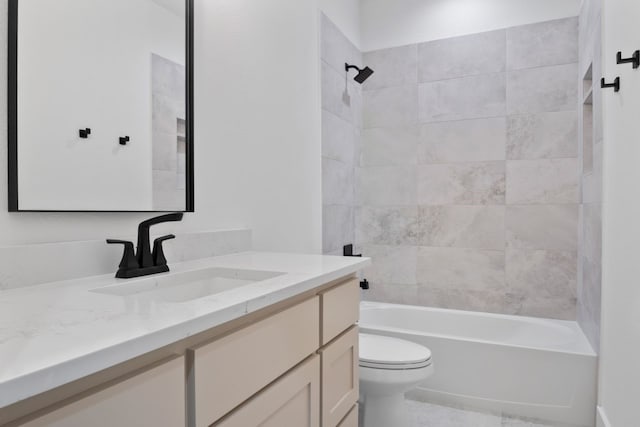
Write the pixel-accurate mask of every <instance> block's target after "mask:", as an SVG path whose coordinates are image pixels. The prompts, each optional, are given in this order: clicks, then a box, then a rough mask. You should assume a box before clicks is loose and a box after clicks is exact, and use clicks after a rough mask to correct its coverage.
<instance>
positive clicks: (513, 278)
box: [505, 249, 578, 298]
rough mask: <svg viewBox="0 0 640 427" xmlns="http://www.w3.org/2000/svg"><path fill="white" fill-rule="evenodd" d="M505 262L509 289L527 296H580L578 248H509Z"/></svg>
mask: <svg viewBox="0 0 640 427" xmlns="http://www.w3.org/2000/svg"><path fill="white" fill-rule="evenodd" d="M505 265H506V272H507V286H508V287H509V292H512V293H514V294H517V295H522V296H526V297H527V298H535V297H544V298H556V297H557V298H575V296H576V285H577V265H578V259H577V253H576V252H560V251H549V250H530V249H509V250H507V256H506V263H505Z"/></svg>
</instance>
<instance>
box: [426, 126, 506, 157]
mask: <svg viewBox="0 0 640 427" xmlns="http://www.w3.org/2000/svg"><path fill="white" fill-rule="evenodd" d="M505 145H506V119H505V118H504V117H498V118H494V119H476V120H460V121H454V122H439V123H429V124H425V125H422V128H421V130H420V147H419V151H418V153H419V154H418V157H419V159H420V163H449V162H477V161H485V160H504V159H505Z"/></svg>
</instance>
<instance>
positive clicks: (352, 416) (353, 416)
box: [338, 405, 358, 427]
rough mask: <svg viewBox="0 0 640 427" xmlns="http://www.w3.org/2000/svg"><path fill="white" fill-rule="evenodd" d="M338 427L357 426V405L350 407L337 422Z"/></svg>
mask: <svg viewBox="0 0 640 427" xmlns="http://www.w3.org/2000/svg"><path fill="white" fill-rule="evenodd" d="M338 427H358V405H355V406H354V407H353V408H351V411H349V413H348V414H347V416H346V417H344V419H343V420H342V421H341V422H340V424H338Z"/></svg>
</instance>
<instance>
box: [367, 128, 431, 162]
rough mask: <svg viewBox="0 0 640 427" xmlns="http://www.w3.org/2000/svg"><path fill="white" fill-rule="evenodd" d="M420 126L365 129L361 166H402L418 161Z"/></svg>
mask: <svg viewBox="0 0 640 427" xmlns="http://www.w3.org/2000/svg"><path fill="white" fill-rule="evenodd" d="M418 133H419V130H418V126H417V125H410V126H403V127H384V128H372V129H365V130H364V131H363V132H362V146H361V149H360V165H361V166H402V165H414V164H417V163H418V156H417V153H418Z"/></svg>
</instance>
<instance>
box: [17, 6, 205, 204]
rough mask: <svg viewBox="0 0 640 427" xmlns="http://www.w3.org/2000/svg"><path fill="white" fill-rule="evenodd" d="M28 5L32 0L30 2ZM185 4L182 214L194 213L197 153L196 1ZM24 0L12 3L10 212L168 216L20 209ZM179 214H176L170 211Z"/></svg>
mask: <svg viewBox="0 0 640 427" xmlns="http://www.w3.org/2000/svg"><path fill="white" fill-rule="evenodd" d="M27 1H28V0H27ZM184 2H185V19H186V22H185V28H186V36H185V40H186V48H185V54H186V56H185V64H186V67H185V68H186V76H187V80H186V95H187V96H186V100H185V101H186V140H187V144H186V165H185V167H186V169H185V170H186V174H185V175H186V180H187V182H186V200H185V209H184V210H183V211H180V212H194V211H195V202H194V181H195V180H194V168H193V164H194V150H193V44H194V35H193V20H194V6H193V4H194V1H193V0H184ZM19 3H20V0H9V16H8V30H9V34H8V36H9V38H8V41H9V52H8V59H9V61H8V62H9V67H8V68H9V69H8V96H7V100H8V123H7V130H8V142H9V147H8V154H9V158H8V172H9V176H8V178H9V179H8V183H9V191H8V194H9V205H8V207H9V212H148V213H153V212H166V211H155V210H147V211H135V210H119V209H114V210H100V211H92V210H57V209H50V210H49V209H42V210H25V209H20V207H19V204H18V202H19V200H18V196H19V193H18V4H19ZM170 212H175V211H170Z"/></svg>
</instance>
